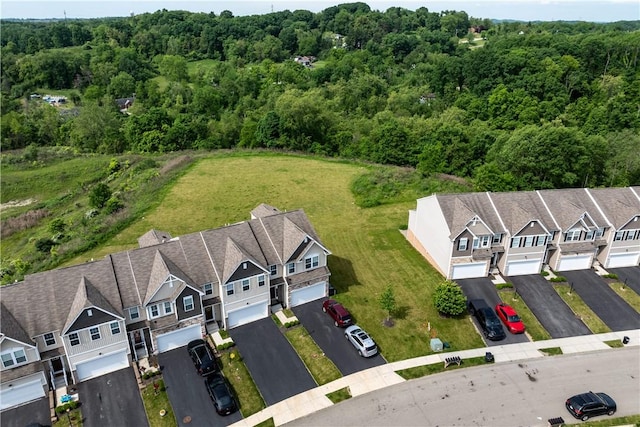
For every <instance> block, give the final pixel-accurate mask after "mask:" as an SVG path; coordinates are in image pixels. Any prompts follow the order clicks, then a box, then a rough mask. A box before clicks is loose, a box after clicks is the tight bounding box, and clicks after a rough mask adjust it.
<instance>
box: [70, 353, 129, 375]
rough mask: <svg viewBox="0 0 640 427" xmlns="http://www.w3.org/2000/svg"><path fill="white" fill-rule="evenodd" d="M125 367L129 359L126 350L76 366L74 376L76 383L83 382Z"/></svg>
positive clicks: (127, 365)
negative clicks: (76, 379) (76, 378)
mask: <svg viewBox="0 0 640 427" xmlns="http://www.w3.org/2000/svg"><path fill="white" fill-rule="evenodd" d="M127 367H129V358H128V357H127V352H126V350H123V351H119V352H117V353H112V354H108V355H106V356H100V357H97V358H95V359H91V360H88V361H86V362H82V363H78V364H76V376H77V377H78V381H84V380H88V379H89V378H93V377H99V376H100V375H104V374H108V373H109V372H113V371H117V370H119V369H124V368H127Z"/></svg>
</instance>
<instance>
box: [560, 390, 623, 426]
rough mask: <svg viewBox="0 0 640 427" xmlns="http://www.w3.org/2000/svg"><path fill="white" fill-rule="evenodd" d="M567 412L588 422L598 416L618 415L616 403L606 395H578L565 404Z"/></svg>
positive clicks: (591, 393)
mask: <svg viewBox="0 0 640 427" xmlns="http://www.w3.org/2000/svg"><path fill="white" fill-rule="evenodd" d="M565 406H566V407H567V410H568V411H569V412H570V413H571V415H573V416H574V417H576V418H577V419H579V420H582V421H587V420H588V419H589V418H591V417H595V416H596V415H604V414H607V415H613V414H615V413H616V409H617V407H616V402H615V401H614V400H613V399H612V398H611V397H610V396H609V395H608V394H606V393H594V392H592V391H590V392H588V393H582V394H576V395H575V396H572V397H570V398H568V399H567V401H566V402H565Z"/></svg>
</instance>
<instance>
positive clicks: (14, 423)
mask: <svg viewBox="0 0 640 427" xmlns="http://www.w3.org/2000/svg"><path fill="white" fill-rule="evenodd" d="M35 423H40V424H42V425H43V426H48V425H51V416H50V415H49V398H47V397H43V398H42V399H38V400H34V401H33V402H30V403H27V404H24V405H22V406H18V407H15V408H12V409H7V410H6V411H2V412H0V425H2V427H25V426H28V425H29V424H35Z"/></svg>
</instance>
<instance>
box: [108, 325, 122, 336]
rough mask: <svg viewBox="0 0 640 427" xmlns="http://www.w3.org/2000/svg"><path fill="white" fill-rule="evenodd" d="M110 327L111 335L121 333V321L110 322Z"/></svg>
mask: <svg viewBox="0 0 640 427" xmlns="http://www.w3.org/2000/svg"><path fill="white" fill-rule="evenodd" d="M109 327H110V328H111V335H118V334H119V333H120V323H119V322H111V323H109Z"/></svg>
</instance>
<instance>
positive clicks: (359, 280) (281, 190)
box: [77, 155, 483, 361]
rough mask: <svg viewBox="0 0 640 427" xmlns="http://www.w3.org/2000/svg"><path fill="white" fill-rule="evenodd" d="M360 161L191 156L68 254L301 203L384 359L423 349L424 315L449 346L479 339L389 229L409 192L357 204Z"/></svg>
mask: <svg viewBox="0 0 640 427" xmlns="http://www.w3.org/2000/svg"><path fill="white" fill-rule="evenodd" d="M366 171H367V167H366V166H362V165H355V164H348V163H345V162H337V161H330V160H322V159H312V158H308V157H297V156H287V155H239V156H231V157H229V156H224V157H211V158H207V159H203V160H200V161H199V162H198V163H197V164H195V165H194V166H193V167H192V168H191V169H190V170H189V172H188V173H187V174H185V175H184V176H182V177H181V178H180V179H178V180H177V182H176V183H175V185H174V186H173V187H172V188H171V190H170V191H168V192H167V194H166V196H165V197H164V198H163V199H162V200H161V201H160V203H159V205H158V207H157V208H156V209H155V210H153V211H152V212H149V213H148V214H147V215H145V216H144V218H142V219H141V220H140V221H138V222H136V223H135V224H133V225H132V226H130V227H128V228H127V229H125V230H124V231H123V232H121V233H120V234H118V235H117V236H115V237H114V238H113V239H111V240H110V241H109V242H107V244H106V245H104V246H102V247H101V248H99V249H98V250H96V251H93V252H91V253H88V254H84V255H83V256H82V258H81V259H80V258H79V259H77V262H82V261H83V260H85V259H88V258H96V259H97V258H99V257H102V256H105V255H107V254H109V253H112V252H117V251H121V250H124V249H129V248H134V247H136V246H137V239H138V237H139V236H141V235H142V234H144V233H146V232H147V231H149V230H150V229H152V228H155V229H159V230H163V231H168V232H169V233H171V234H172V235H174V236H179V235H182V234H185V233H191V232H195V231H199V230H204V229H209V228H216V227H220V226H223V225H225V224H229V223H234V222H237V221H243V220H246V219H248V218H249V212H250V211H251V210H252V209H253V208H255V207H256V206H257V205H258V204H260V203H268V204H270V205H273V206H276V207H278V208H279V209H282V210H292V209H304V211H305V212H306V213H307V215H308V216H309V219H310V220H311V223H312V224H313V225H314V227H315V229H316V231H317V232H318V234H319V236H320V239H321V240H322V242H323V243H324V245H325V246H326V247H327V248H329V250H330V251H331V252H332V255H331V256H330V257H329V268H330V270H331V274H332V275H331V283H332V284H333V286H334V287H336V289H337V290H338V292H339V293H338V295H336V299H337V300H339V301H340V302H342V303H343V304H345V305H346V306H347V307H348V308H349V309H350V310H351V312H352V314H353V315H354V316H355V318H356V319H357V321H358V323H359V324H361V325H362V326H363V327H364V328H365V329H366V330H367V331H368V332H369V333H370V334H371V335H372V336H373V338H374V339H375V340H376V341H377V342H378V344H379V347H380V349H381V352H382V354H383V355H384V356H385V358H386V359H387V360H389V361H395V360H402V359H406V358H410V357H416V356H421V355H425V354H430V353H431V349H430V348H429V338H430V335H429V333H428V331H427V323H428V322H430V323H431V326H432V329H436V330H437V331H438V334H439V337H440V338H442V339H443V341H447V342H449V343H450V345H451V350H452V351H455V350H461V349H466V348H474V347H482V346H483V343H482V340H481V339H480V337H479V336H478V334H477V333H476V332H475V331H474V329H473V327H472V325H471V323H470V322H468V321H465V320H464V319H452V318H442V317H440V316H439V314H438V313H437V311H436V310H435V309H434V307H433V303H432V300H431V298H432V296H431V295H432V290H433V288H434V287H435V286H436V285H437V284H438V283H439V282H440V281H441V280H442V276H440V274H439V273H437V272H436V271H435V270H434V269H433V268H432V267H431V266H430V265H429V264H428V263H427V262H426V261H425V260H424V258H422V256H421V255H420V254H419V253H418V252H417V251H415V250H414V249H413V247H411V245H410V244H409V243H408V242H407V241H406V239H405V238H404V236H403V235H402V234H401V233H400V231H399V229H400V228H401V227H402V226H405V225H406V223H407V218H408V210H409V209H411V208H413V207H415V199H411V200H407V201H405V202H398V203H394V204H387V205H382V206H377V207H374V208H367V209H362V208H359V207H357V206H356V204H355V203H354V199H353V196H352V194H351V192H350V190H349V187H350V183H351V182H352V180H354V179H355V178H356V177H357V176H359V175H360V174H362V173H364V172H366ZM389 284H391V285H392V286H393V289H394V293H395V296H396V301H397V302H398V310H397V315H396V318H395V319H394V320H395V326H394V327H392V328H388V327H385V326H383V325H382V320H383V319H384V318H385V316H386V314H385V311H384V310H383V309H382V307H381V306H380V304H379V301H378V299H379V297H380V295H381V294H382V292H383V291H384V289H385V288H386V287H387V285H389Z"/></svg>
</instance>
